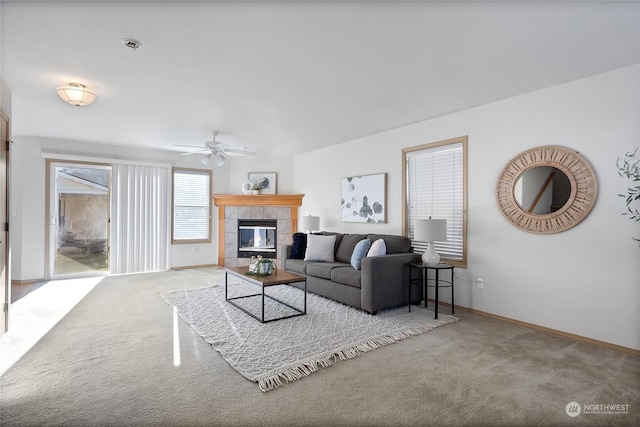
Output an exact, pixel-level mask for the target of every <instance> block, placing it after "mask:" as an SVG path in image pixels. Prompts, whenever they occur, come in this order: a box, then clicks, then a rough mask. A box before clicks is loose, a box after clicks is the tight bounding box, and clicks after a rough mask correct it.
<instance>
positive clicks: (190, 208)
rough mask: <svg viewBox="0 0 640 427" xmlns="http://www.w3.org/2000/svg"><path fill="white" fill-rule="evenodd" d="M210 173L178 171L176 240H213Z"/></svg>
mask: <svg viewBox="0 0 640 427" xmlns="http://www.w3.org/2000/svg"><path fill="white" fill-rule="evenodd" d="M210 182H211V175H210V173H209V172H200V171H188V170H174V172H173V240H174V242H175V241H179V240H183V241H190V242H192V241H194V240H207V241H208V240H210V239H211V231H210V228H211V218H210V217H211V209H210V202H211V195H210V194H211V191H210V188H209V185H210Z"/></svg>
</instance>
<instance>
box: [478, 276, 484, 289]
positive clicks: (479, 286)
mask: <svg viewBox="0 0 640 427" xmlns="http://www.w3.org/2000/svg"><path fill="white" fill-rule="evenodd" d="M476 286H477V287H478V289H482V288H484V279H480V278H478V279H476Z"/></svg>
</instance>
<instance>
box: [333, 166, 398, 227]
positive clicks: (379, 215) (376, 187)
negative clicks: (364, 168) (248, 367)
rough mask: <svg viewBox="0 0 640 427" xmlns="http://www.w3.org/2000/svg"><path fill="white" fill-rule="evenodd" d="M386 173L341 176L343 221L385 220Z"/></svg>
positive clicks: (374, 221)
mask: <svg viewBox="0 0 640 427" xmlns="http://www.w3.org/2000/svg"><path fill="white" fill-rule="evenodd" d="M386 189H387V174H386V173H379V174H375V175H361V176H350V177H348V178H342V215H341V216H342V221H343V222H373V223H379V224H381V223H385V222H386Z"/></svg>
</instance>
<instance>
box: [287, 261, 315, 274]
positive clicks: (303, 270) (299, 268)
mask: <svg viewBox="0 0 640 427" xmlns="http://www.w3.org/2000/svg"><path fill="white" fill-rule="evenodd" d="M307 264H309V261H303V260H301V259H291V258H289V259H288V260H286V261H285V263H284V269H285V270H289V271H293V272H294V273H298V274H307Z"/></svg>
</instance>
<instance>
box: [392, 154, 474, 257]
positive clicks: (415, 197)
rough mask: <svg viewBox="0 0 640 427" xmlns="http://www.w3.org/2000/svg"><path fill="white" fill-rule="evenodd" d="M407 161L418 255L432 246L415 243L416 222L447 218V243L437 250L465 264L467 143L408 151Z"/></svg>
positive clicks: (410, 221)
mask: <svg viewBox="0 0 640 427" xmlns="http://www.w3.org/2000/svg"><path fill="white" fill-rule="evenodd" d="M405 162H406V174H407V176H406V177H405V179H406V183H407V186H406V190H407V194H406V203H407V210H406V211H407V225H408V234H409V238H411V239H412V242H413V246H414V248H415V249H416V252H424V251H425V250H426V249H427V246H428V242H421V241H416V240H413V239H414V235H415V234H414V233H415V222H416V219H418V218H429V217H432V218H436V219H446V220H447V241H446V242H434V247H435V249H436V251H437V252H438V253H439V254H440V256H441V257H442V259H443V260H449V261H457V262H460V263H465V262H466V260H465V259H464V257H465V253H464V248H465V244H464V238H465V236H464V185H465V183H464V144H463V142H453V143H450V144H446V145H439V146H434V147H426V148H424V149H418V150H415V151H408V152H406V153H405Z"/></svg>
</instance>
